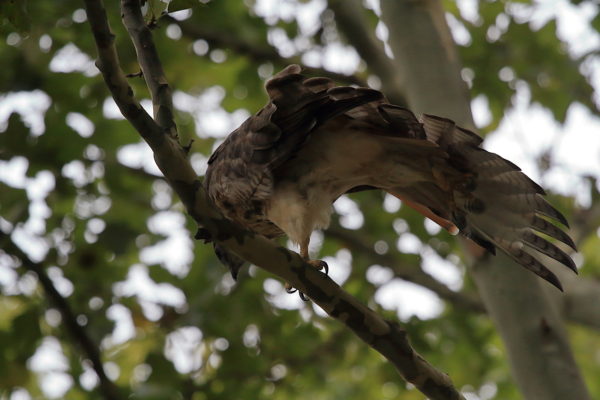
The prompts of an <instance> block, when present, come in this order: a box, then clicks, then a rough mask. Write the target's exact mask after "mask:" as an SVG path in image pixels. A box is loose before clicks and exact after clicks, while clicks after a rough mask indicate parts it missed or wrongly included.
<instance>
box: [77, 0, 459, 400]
mask: <svg viewBox="0 0 600 400" xmlns="http://www.w3.org/2000/svg"><path fill="white" fill-rule="evenodd" d="M85 3H86V8H87V13H88V19H89V20H90V24H91V27H92V30H93V31H94V37H95V38H96V41H97V45H98V55H99V58H100V62H99V63H98V65H99V67H100V68H101V69H102V74H103V77H104V79H105V81H106V83H107V85H108V87H109V89H110V90H111V93H112V94H113V97H114V99H115V102H117V104H118V105H119V108H120V109H121V110H125V111H126V112H124V113H123V114H124V116H125V117H126V118H127V119H128V120H129V121H130V122H131V124H132V125H133V126H134V127H135V128H136V130H138V132H139V133H140V135H141V136H142V137H143V138H144V139H146V140H147V141H148V143H149V145H150V146H151V147H152V150H153V151H154V155H155V160H156V162H157V164H158V166H159V168H160V169H161V171H162V172H163V174H164V175H165V178H166V179H167V181H168V182H169V183H170V185H171V186H172V187H173V189H174V190H175V191H176V192H177V194H178V195H179V197H180V198H181V200H182V202H183V204H184V205H185V207H186V209H187V211H188V213H189V214H190V215H191V216H192V217H193V218H194V219H195V220H196V221H197V222H198V224H200V225H202V226H203V227H204V228H206V230H207V231H208V232H209V233H210V235H211V237H212V239H213V240H215V241H217V242H218V243H220V244H222V245H224V246H225V247H227V248H228V249H230V250H231V251H233V252H235V253H236V254H238V255H239V256H241V257H242V258H244V259H245V260H247V261H249V262H251V263H253V264H255V265H257V266H259V267H261V268H263V269H265V270H267V271H269V272H271V273H273V274H275V275H277V276H279V277H281V278H282V279H284V280H285V281H287V282H289V283H290V284H292V285H293V286H294V287H296V288H298V290H300V291H302V292H303V293H305V294H306V295H307V296H308V297H310V298H311V299H312V300H313V301H314V302H315V303H316V304H318V305H319V306H320V307H321V308H323V310H325V311H326V312H327V313H328V314H329V315H330V316H332V317H334V318H336V319H338V320H339V321H341V322H343V323H344V324H345V325H346V326H347V327H348V328H349V329H351V330H352V331H353V332H354V333H355V334H356V335H357V336H359V337H360V338H361V339H362V340H364V341H365V342H366V343H368V344H369V345H370V346H371V347H373V348H374V349H375V350H377V351H379V352H380V353H381V354H382V355H383V356H385V357H386V358H387V359H388V360H389V361H390V362H392V363H393V364H394V366H395V367H396V368H397V369H398V371H399V372H400V374H401V375H402V376H403V377H404V379H406V380H407V381H408V382H410V383H412V384H413V385H415V387H417V388H418V389H419V390H420V391H421V392H423V393H424V394H425V395H427V396H428V397H429V398H431V399H439V400H449V399H452V400H455V399H464V397H463V396H462V395H461V394H460V393H459V392H458V391H457V390H456V389H455V388H454V386H453V385H452V382H451V381H450V378H449V377H448V376H447V375H446V374H444V373H442V372H440V371H438V370H437V369H435V368H434V367H433V366H432V365H431V364H429V363H428V362H427V361H426V360H424V359H423V358H422V357H421V356H420V355H419V354H418V353H417V352H415V350H414V349H413V348H412V347H411V346H410V344H409V342H408V339H407V335H406V332H405V331H404V330H403V329H402V328H401V327H400V326H399V325H398V324H397V323H395V322H391V321H387V320H385V319H383V318H382V317H381V316H379V315H378V314H377V313H375V312H374V311H373V310H371V309H369V308H368V307H366V306H364V305H363V304H361V303H360V302H358V301H357V300H356V299H355V298H354V297H352V296H351V295H349V294H348V293H346V292H345V291H344V290H342V289H341V288H340V287H339V286H338V285H337V284H336V283H335V282H334V281H332V280H331V279H330V278H329V277H328V276H326V275H325V274H323V273H321V272H319V271H317V270H316V269H315V268H313V267H311V266H309V265H308V264H307V263H306V262H305V261H304V260H303V259H302V258H301V257H300V256H299V255H298V254H297V253H294V252H291V251H289V250H287V249H285V248H283V247H281V246H278V245H276V244H275V243H273V242H272V241H269V240H267V239H266V238H264V237H262V236H259V235H255V234H253V233H251V232H248V231H245V230H243V229H241V228H240V227H239V226H237V225H235V224H233V223H232V222H231V221H229V220H227V219H225V218H224V217H223V216H222V215H221V214H220V213H219V212H218V211H217V210H216V209H215V208H214V207H213V206H212V205H211V204H210V202H209V200H208V198H207V196H206V193H205V191H204V189H203V188H202V185H201V183H200V180H199V179H198V177H197V176H196V174H195V172H194V170H193V169H192V167H191V165H190V163H189V161H188V160H187V158H186V152H185V151H184V149H183V147H182V146H181V145H180V144H179V143H178V142H177V140H176V135H175V134H174V131H172V130H171V129H173V130H174V129H175V125H174V123H172V117H169V116H170V115H171V116H172V113H169V112H166V111H165V110H162V109H160V108H161V107H167V108H168V107H170V99H169V98H168V97H169V96H170V90H166V89H165V88H167V87H168V84H167V82H166V79H165V78H164V74H163V73H162V68H161V67H160V61H159V60H158V55H157V53H156V50H155V47H154V45H153V44H152V37H151V35H150V32H149V31H148V32H146V30H147V28H146V27H145V26H144V20H143V18H142V15H141V10H140V5H139V1H138V0H122V7H123V16H124V22H125V24H126V25H127V29H128V31H129V32H130V34H131V35H132V38H133V42H134V45H135V46H136V51H137V55H138V58H139V60H140V66H141V68H142V71H143V73H144V77H145V79H146V82H147V83H148V87H149V88H150V91H151V93H152V97H153V104H154V105H155V115H156V117H157V121H156V122H154V121H152V120H151V118H150V117H149V116H148V114H147V113H146V112H145V111H144V110H143V109H138V108H137V107H136V105H137V104H138V103H137V102H136V101H135V99H134V98H133V95H131V96H123V95H121V93H131V88H130V87H129V85H128V83H127V81H126V80H125V79H124V74H123V72H122V71H121V68H120V66H119V61H118V59H117V58H116V51H115V49H114V42H113V40H112V34H110V28H109V26H108V20H107V17H106V12H105V11H104V8H103V6H102V2H101V0H85ZM103 38H110V40H103ZM152 80H156V81H155V82H149V81H152ZM132 107H133V108H135V110H136V111H135V112H127V111H128V110H129V109H130V108H132ZM157 107H158V108H159V109H158V110H157ZM157 111H158V112H157ZM149 118H150V121H148V119H149ZM163 118H164V119H163ZM152 124H153V126H148V125H152ZM143 129H148V131H149V132H151V134H150V135H149V134H148V132H145V131H144V130H143ZM156 132H159V135H160V137H157V135H156Z"/></svg>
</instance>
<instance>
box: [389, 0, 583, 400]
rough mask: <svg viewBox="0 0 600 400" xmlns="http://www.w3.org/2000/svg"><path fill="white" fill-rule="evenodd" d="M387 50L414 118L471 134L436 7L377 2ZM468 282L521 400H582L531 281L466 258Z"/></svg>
mask: <svg viewBox="0 0 600 400" xmlns="http://www.w3.org/2000/svg"><path fill="white" fill-rule="evenodd" d="M381 5H382V9H383V12H382V17H383V18H384V21H385V22H387V26H388V27H389V28H390V46H391V47H392V50H393V51H394V55H395V57H396V58H395V61H396V63H397V64H398V65H399V67H401V71H402V75H403V76H404V77H410V78H411V79H409V80H407V81H406V88H407V95H408V97H409V100H410V104H411V105H412V106H413V107H414V108H416V111H418V112H428V113H433V114H438V115H443V116H446V117H448V118H451V119H453V120H455V121H457V123H459V124H462V125H463V126H465V127H467V128H473V127H474V124H473V119H472V115H471V111H470V102H469V97H468V92H467V89H466V85H465V83H464V82H463V81H462V79H461V77H460V63H459V60H458V57H457V54H456V49H455V46H454V44H453V41H452V36H451V35H450V31H449V28H448V26H447V24H446V21H445V15H444V10H443V7H442V5H441V2H440V1H439V0H426V1H418V2H417V1H395V0H382V2H381ZM474 258H475V260H474V261H473V263H472V264H473V265H472V268H471V274H472V276H473V278H474V281H475V283H476V285H477V287H478V289H479V293H480V295H481V297H482V300H483V302H484V304H485V307H486V309H487V310H488V311H489V314H490V316H491V318H492V319H493V321H494V323H495V325H496V329H497V330H498V332H499V333H500V335H501V337H502V339H503V341H504V343H505V345H506V349H507V352H508V356H509V360H510V362H511V369H512V372H513V376H514V378H515V380H516V382H517V383H518V385H519V387H520V389H521V391H522V392H523V395H524V397H525V398H527V399H564V398H577V399H589V394H588V392H587V388H586V386H585V383H584V381H583V378H582V376H581V373H580V371H579V369H578V367H577V364H576V363H575V360H574V358H573V355H572V352H571V349H570V348H569V342H568V339H567V336H566V332H565V328H564V323H563V321H562V320H561V318H560V316H559V315H558V312H557V308H556V307H555V306H554V304H552V303H551V302H550V301H549V299H548V297H547V295H546V293H545V292H544V290H542V286H541V285H542V284H541V282H540V281H539V279H538V278H537V277H535V275H533V274H531V273H529V272H527V271H525V270H524V269H523V268H520V267H519V266H517V265H515V264H514V263H512V262H509V261H508V260H507V258H506V257H504V256H501V255H499V256H498V257H484V258H477V257H474Z"/></svg>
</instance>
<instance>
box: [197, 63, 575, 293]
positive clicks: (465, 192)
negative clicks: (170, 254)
mask: <svg viewBox="0 0 600 400" xmlns="http://www.w3.org/2000/svg"><path fill="white" fill-rule="evenodd" d="M301 72H302V71H301V67H300V66H298V65H290V66H288V67H287V68H285V69H284V70H282V71H281V72H279V73H278V74H276V75H275V76H273V77H272V78H271V79H270V80H269V81H268V82H267V83H266V90H267V93H268V95H269V99H270V100H269V102H268V103H267V105H266V106H265V107H264V108H262V109H261V110H260V111H259V112H258V113H257V114H256V115H254V116H252V117H250V118H248V119H247V120H246V121H245V122H244V123H243V124H242V125H241V126H240V127H239V128H237V129H236V130H235V131H233V132H232V133H231V134H230V135H229V136H228V137H227V139H226V140H225V141H224V142H223V143H222V144H221V145H220V146H219V147H218V148H217V149H216V150H215V151H214V153H213V154H212V155H211V157H210V159H209V161H208V169H207V171H206V177H205V180H204V185H205V188H206V190H207V193H208V195H209V198H210V199H211V200H212V202H214V204H215V205H216V206H217V207H218V208H219V209H220V210H221V212H222V213H223V214H224V215H225V216H226V217H227V218H229V219H231V220H233V221H235V222H237V223H238V224H240V225H241V226H243V227H245V228H246V229H249V230H251V231H253V232H256V233H258V234H261V235H264V236H266V237H267V238H275V237H278V236H281V235H283V234H285V235H287V236H288V237H289V238H290V239H291V240H292V241H293V242H295V243H297V244H299V246H300V255H301V256H302V257H304V258H305V259H306V260H307V261H308V262H309V263H311V264H312V265H314V266H315V267H317V268H319V269H321V268H323V267H326V265H324V263H323V262H322V261H319V260H309V259H308V258H309V256H308V245H309V240H310V236H311V233H312V231H313V230H315V229H324V228H326V227H327V226H328V224H329V220H330V215H331V213H332V203H333V202H334V201H335V200H336V199H337V198H338V197H340V196H341V195H343V194H345V193H349V192H354V191H359V190H367V189H380V190H384V191H386V192H387V193H390V194H391V195H394V196H396V197H398V198H399V199H401V200H402V201H403V202H404V204H407V205H408V206H410V207H412V208H414V209H415V210H417V211H418V212H420V213H421V214H423V215H424V216H425V217H427V218H430V219H431V220H433V221H434V222H436V223H438V224H439V225H441V226H442V227H444V228H445V229H447V230H448V231H450V232H451V233H460V234H462V235H463V236H466V237H467V238H469V239H471V240H472V241H474V242H475V243H477V244H478V245H479V246H481V247H483V248H484V249H486V250H487V251H489V252H490V253H492V254H495V251H496V249H500V250H502V251H503V252H504V253H506V254H507V255H508V256H509V257H510V258H512V259H513V260H514V261H516V262H517V263H518V264H520V265H522V266H523V267H525V268H527V269H528V270H530V271H532V272H534V273H535V274H537V275H538V276H540V277H542V278H543V279H545V280H547V281H548V282H550V283H551V284H553V285H554V286H556V287H557V288H559V289H561V290H562V287H561V284H560V282H559V280H558V279H557V277H556V276H555V275H554V274H553V273H552V272H551V271H550V270H549V269H548V268H546V267H545V266H544V265H543V264H542V263H541V262H540V261H539V260H538V259H537V258H536V257H535V256H534V255H535V254H536V252H539V253H543V254H546V255H547V256H549V257H551V258H553V259H555V260H557V261H559V262H560V263H562V264H564V265H565V266H567V267H569V268H570V269H572V270H573V271H575V272H577V268H576V267H575V264H574V263H573V261H572V259H571V258H570V257H569V256H568V255H567V254H566V253H565V252H564V251H562V250H561V249H559V248H558V247H557V246H556V245H554V244H553V243H551V242H549V241H548V240H546V239H544V238H542V237H541V236H539V235H538V233H543V234H545V235H547V236H549V237H552V238H554V239H557V240H559V241H561V242H563V243H565V244H567V245H568V246H570V247H571V248H573V249H575V244H574V243H573V240H572V239H571V238H570V237H569V236H568V235H567V234H566V233H564V232H563V231H562V230H561V229H559V228H558V227H557V226H556V225H555V224H553V223H551V222H550V220H555V221H558V222H560V223H562V224H563V225H565V226H567V227H568V223H567V221H566V219H565V217H564V216H563V215H562V214H561V213H560V212H559V211H557V210H556V209H555V208H554V207H552V206H551V205H550V204H549V203H548V202H547V201H546V200H544V198H543V197H542V195H544V194H545V192H544V190H543V189H542V188H541V187H540V186H539V185H537V184H536V183H535V182H533V181H532V180H531V179H530V178H529V177H527V176H526V175H525V174H524V173H523V172H521V170H520V168H519V167H517V166H516V165H515V164H513V163H511V162H510V161H507V160H505V159H504V158H502V157H500V156H499V155H497V154H494V153H490V152H488V151H486V150H484V149H482V148H481V147H480V145H481V142H482V140H483V139H482V138H481V137H479V136H478V135H477V134H475V133H473V132H471V131H469V130H467V129H464V128H461V127H459V126H457V125H456V124H455V123H454V122H453V121H451V120H449V119H446V118H442V117H438V116H434V115H428V114H424V115H423V116H421V118H420V119H417V118H416V117H415V115H414V114H413V113H412V112H411V111H409V110H408V109H406V108H403V107H399V106H395V105H392V104H390V103H388V102H387V101H386V99H385V97H384V95H383V94H382V93H381V92H379V91H377V90H373V89H368V88H360V87H358V88H356V87H348V86H341V87H338V86H335V85H334V83H333V81H331V80H330V79H328V78H307V77H305V76H304V75H302V73H301ZM215 249H216V251H217V255H218V256H219V258H220V259H221V260H222V261H224V262H225V263H226V264H229V266H230V268H231V270H232V273H233V275H234V277H235V275H236V274H237V270H238V269H239V267H240V265H241V260H240V259H238V258H237V257H236V256H234V255H233V254H231V253H228V252H227V251H226V249H223V248H220V247H218V245H217V246H216V248H215ZM288 289H291V288H289V286H288Z"/></svg>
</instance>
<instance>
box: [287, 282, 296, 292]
mask: <svg viewBox="0 0 600 400" xmlns="http://www.w3.org/2000/svg"><path fill="white" fill-rule="evenodd" d="M285 291H286V292H287V293H289V294H292V293H296V292H297V291H298V289H296V288H295V287H293V286H292V285H290V284H289V283H287V282H286V283H285Z"/></svg>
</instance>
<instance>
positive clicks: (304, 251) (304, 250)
mask: <svg viewBox="0 0 600 400" xmlns="http://www.w3.org/2000/svg"><path fill="white" fill-rule="evenodd" d="M309 240H310V238H309V239H307V240H305V241H302V243H300V256H301V257H302V258H303V259H304V260H305V261H306V262H307V263H308V264H310V265H312V266H313V267H315V268H316V269H317V270H319V271H320V270H325V274H329V266H328V265H327V263H326V262H325V261H323V260H310V259H309V256H308V243H309ZM285 290H286V292H288V293H294V292H295V291H296V290H297V289H296V288H294V287H293V286H292V285H290V284H289V283H288V282H286V283H285ZM298 293H299V295H300V298H301V299H302V300H304V301H308V299H307V298H306V297H305V296H304V293H302V292H298Z"/></svg>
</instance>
